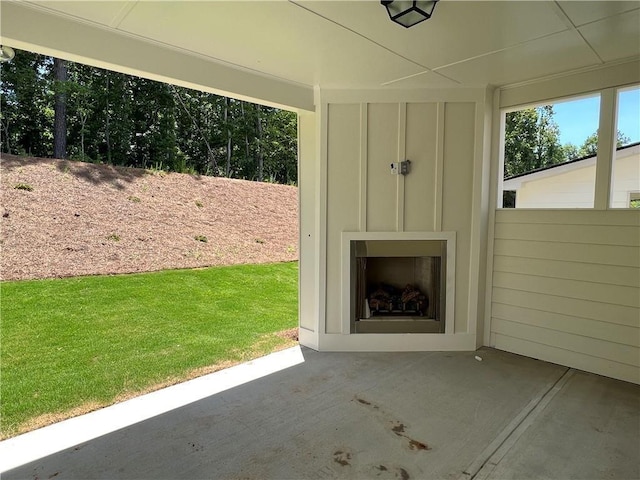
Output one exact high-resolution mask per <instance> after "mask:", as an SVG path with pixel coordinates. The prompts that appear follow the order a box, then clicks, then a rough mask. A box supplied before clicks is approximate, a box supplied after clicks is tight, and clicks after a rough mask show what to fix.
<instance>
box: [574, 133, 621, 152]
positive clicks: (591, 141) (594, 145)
mask: <svg viewBox="0 0 640 480" xmlns="http://www.w3.org/2000/svg"><path fill="white" fill-rule="evenodd" d="M630 141H631V139H630V138H629V137H627V136H625V135H624V134H623V133H622V132H621V131H619V130H618V132H617V139H616V147H617V148H620V147H622V146H624V145H627V144H628V143H629V142H630ZM597 153H598V132H597V131H596V132H594V133H592V134H591V135H589V136H588V137H587V139H586V140H585V141H584V143H583V144H582V146H581V147H580V149H579V150H578V156H579V157H592V156H594V155H596V154H597Z"/></svg>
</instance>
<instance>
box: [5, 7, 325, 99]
mask: <svg viewBox="0 0 640 480" xmlns="http://www.w3.org/2000/svg"><path fill="white" fill-rule="evenodd" d="M0 9H1V18H0V42H1V43H2V44H3V45H9V46H12V47H15V48H19V49H24V50H29V51H33V52H37V53H41V54H44V55H50V56H54V57H57V58H63V59H65V60H71V61H75V62H80V63H85V64H89V65H93V66H95V67H99V68H105V69H109V70H113V71H117V72H121V73H126V74H130V75H137V76H141V77H145V78H149V79H151V80H157V81H161V82H167V83H172V84H175V85H179V86H183V87H188V88H193V89H197V90H202V91H207V92H211V93H215V94H217V95H222V96H228V97H233V98H238V99H240V100H247V101H250V102H256V103H261V104H264V105H268V106H274V107H278V108H284V109H287V110H294V111H295V110H307V111H313V110H314V103H313V88H312V87H311V86H307V85H301V84H297V83H293V82H288V81H286V80H283V79H279V78H275V77H271V76H268V75H266V74H263V73H260V72H255V71H251V70H249V69H245V68H242V67H240V66H237V65H232V64H229V63H224V62H222V61H220V60H217V59H212V58H208V57H205V56H202V55H198V54H195V53H193V52H187V51H183V50H179V49H177V48H173V47H170V46H167V45H163V44H160V43H157V42H152V41H150V40H143V39H140V38H138V37H135V36H133V35H130V34H126V33H124V32H115V31H113V30H110V29H109V28H107V27H104V26H101V25H98V24H93V23H89V22H81V21H76V20H74V19H71V18H69V17H66V16H62V15H58V14H53V13H49V12H46V11H43V10H41V9H39V8H34V7H32V6H28V5H26V4H23V3H16V2H8V1H2V2H1V3H0Z"/></svg>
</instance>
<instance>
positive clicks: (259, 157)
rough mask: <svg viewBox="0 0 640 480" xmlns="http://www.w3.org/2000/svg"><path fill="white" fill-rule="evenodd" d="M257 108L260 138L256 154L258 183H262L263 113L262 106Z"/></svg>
mask: <svg viewBox="0 0 640 480" xmlns="http://www.w3.org/2000/svg"><path fill="white" fill-rule="evenodd" d="M256 108H257V109H258V115H257V123H256V126H257V127H258V138H257V146H256V153H257V156H258V181H259V182H262V181H263V180H264V154H263V153H262V120H261V119H260V112H261V111H262V107H261V106H260V105H257V106H256Z"/></svg>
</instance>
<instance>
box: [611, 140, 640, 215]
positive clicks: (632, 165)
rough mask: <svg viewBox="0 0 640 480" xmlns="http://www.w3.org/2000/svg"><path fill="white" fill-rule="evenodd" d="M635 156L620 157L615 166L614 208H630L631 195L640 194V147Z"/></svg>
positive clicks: (613, 174) (612, 203)
mask: <svg viewBox="0 0 640 480" xmlns="http://www.w3.org/2000/svg"><path fill="white" fill-rule="evenodd" d="M634 149H635V150H636V151H637V153H636V154H635V155H634V156H629V157H622V156H618V157H617V159H616V161H615V162H614V164H613V172H612V176H613V185H612V192H611V207H612V208H629V194H630V193H633V192H640V146H637V147H634Z"/></svg>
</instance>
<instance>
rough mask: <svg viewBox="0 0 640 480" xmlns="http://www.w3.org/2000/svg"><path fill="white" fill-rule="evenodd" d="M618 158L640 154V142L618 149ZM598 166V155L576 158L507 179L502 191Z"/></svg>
mask: <svg viewBox="0 0 640 480" xmlns="http://www.w3.org/2000/svg"><path fill="white" fill-rule="evenodd" d="M616 152H617V154H616V158H626V157H630V156H632V155H639V154H640V142H636V143H632V144H630V145H625V146H624V147H618V148H616ZM595 164H596V155H592V156H589V157H581V158H576V159H575V160H570V161H568V162H563V163H556V164H555V165H549V166H547V167H542V168H537V169H535V170H531V171H530V172H525V173H520V174H518V175H513V176H512V177H509V178H505V180H504V182H503V184H502V189H503V190H517V189H518V188H519V187H520V185H521V184H522V183H525V182H530V181H532V180H539V179H541V178H545V177H551V176H554V175H558V174H561V173H566V172H570V171H572V170H577V169H579V168H585V167H591V166H595Z"/></svg>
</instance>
